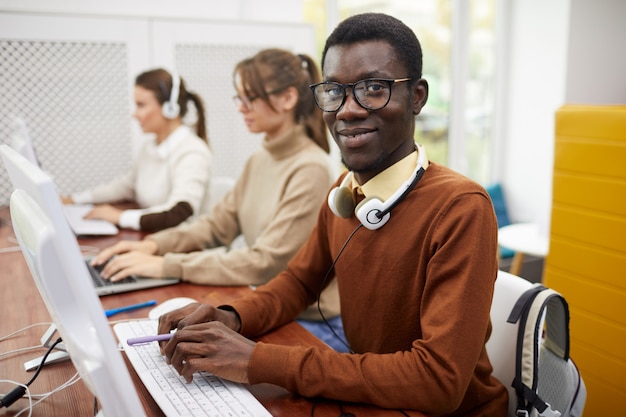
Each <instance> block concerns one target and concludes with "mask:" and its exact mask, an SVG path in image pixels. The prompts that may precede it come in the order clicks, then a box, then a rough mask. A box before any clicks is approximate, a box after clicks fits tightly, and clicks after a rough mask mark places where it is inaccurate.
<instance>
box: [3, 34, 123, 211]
mask: <svg viewBox="0 0 626 417" xmlns="http://www.w3.org/2000/svg"><path fill="white" fill-rule="evenodd" d="M126 57H127V50H126V48H125V46H124V45H123V44H121V43H106V42H69V41H63V42H58V41H45V40H41V41H32V40H11V39H1V40H0V90H1V91H2V99H0V137H2V138H3V139H4V140H2V142H8V140H7V138H9V137H10V135H11V129H12V125H13V117H19V118H21V119H22V120H24V121H25V122H26V125H27V127H28V130H29V132H30V137H31V140H32V142H33V145H34V146H35V150H36V152H37V157H38V159H39V162H40V164H41V167H42V168H43V169H44V170H45V171H46V172H47V173H49V174H50V175H51V176H52V177H53V178H54V179H55V182H56V183H57V186H58V187H59V190H60V192H61V193H69V192H72V191H77V190H82V189H85V188H88V187H89V186H91V185H93V184H98V183H101V182H104V181H106V180H108V179H110V178H111V177H112V176H114V175H119V174H121V173H122V172H124V171H125V170H126V169H127V167H128V166H129V162H130V157H131V155H130V149H131V130H130V125H129V123H128V120H129V115H130V112H131V110H130V108H129V100H128V95H129V91H128V88H127V82H126V80H128V77H129V74H128V65H127V60H126ZM0 189H1V190H2V192H1V195H2V201H0V204H2V205H5V204H7V203H8V197H9V195H10V192H11V191H12V187H11V185H10V182H9V181H8V177H7V175H6V172H5V171H4V170H2V171H0Z"/></svg>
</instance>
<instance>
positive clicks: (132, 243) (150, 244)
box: [91, 240, 159, 266]
mask: <svg viewBox="0 0 626 417" xmlns="http://www.w3.org/2000/svg"><path fill="white" fill-rule="evenodd" d="M158 250H159V246H158V245H157V243H156V242H155V241H153V240H139V241H137V240H120V241H119V242H117V243H116V244H115V245H113V246H109V247H108V248H105V249H102V251H100V253H98V254H97V255H96V256H94V258H93V259H92V260H91V264H92V265H93V266H102V265H104V264H106V263H107V262H108V261H109V259H111V258H112V257H114V256H115V255H120V254H122V253H126V252H131V251H133V252H141V253H145V254H148V255H154V254H155V253H157V252H158Z"/></svg>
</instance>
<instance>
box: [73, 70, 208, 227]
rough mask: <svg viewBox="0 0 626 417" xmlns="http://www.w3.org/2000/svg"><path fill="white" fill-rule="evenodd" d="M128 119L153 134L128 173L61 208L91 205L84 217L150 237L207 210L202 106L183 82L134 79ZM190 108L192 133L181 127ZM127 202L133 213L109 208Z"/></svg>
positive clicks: (159, 75) (162, 76)
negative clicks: (132, 109)
mask: <svg viewBox="0 0 626 417" xmlns="http://www.w3.org/2000/svg"><path fill="white" fill-rule="evenodd" d="M134 99H135V106H136V108H135V112H134V114H133V116H134V117H135V118H136V119H137V121H138V122H139V124H140V125H141V129H142V130H143V131H144V132H145V133H152V134H154V140H147V141H146V142H144V144H143V145H142V147H141V149H140V150H139V152H138V154H137V157H136V159H135V161H134V163H133V166H132V168H131V170H130V171H129V172H128V173H126V174H125V175H122V176H120V177H118V178H116V179H114V180H113V181H111V182H110V183H108V184H102V185H100V186H97V187H95V188H93V189H91V190H87V191H83V192H78V193H74V194H72V195H70V196H65V197H63V202H64V203H66V204H87V203H88V204H95V206H94V208H93V210H92V211H91V212H90V213H88V214H87V218H93V219H103V220H107V221H110V222H111V223H114V224H116V225H118V226H120V227H124V228H129V229H135V230H143V231H147V232H156V231H159V230H163V229H166V228H168V227H173V226H176V225H178V224H180V223H182V222H184V221H185V220H187V219H189V218H192V217H195V216H196V215H197V214H199V213H202V212H203V211H205V210H206V209H207V208H208V197H209V195H208V190H209V182H210V179H211V160H212V153H211V150H210V148H209V143H208V138H207V134H206V122H205V116H204V104H203V102H202V100H201V98H200V96H199V95H198V94H195V93H192V92H190V91H188V90H187V89H186V88H185V83H184V81H183V80H182V79H181V78H180V77H179V76H177V75H175V74H170V73H169V72H168V71H166V70H164V69H160V68H159V69H153V70H149V71H146V72H144V73H141V74H139V75H138V76H137V78H136V79H135V91H134ZM189 101H191V102H192V103H193V105H194V106H195V108H196V112H195V113H196V114H197V122H196V125H195V132H194V131H192V129H191V128H189V127H188V126H186V125H184V124H183V117H184V116H185V115H186V114H187V111H188V102H189ZM121 201H132V202H134V203H136V204H137V205H138V207H139V208H137V209H130V210H121V209H119V208H116V207H114V206H112V205H110V203H115V202H121Z"/></svg>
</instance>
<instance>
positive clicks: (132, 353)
mask: <svg viewBox="0 0 626 417" xmlns="http://www.w3.org/2000/svg"><path fill="white" fill-rule="evenodd" d="M114 331H115V334H116V335H117V337H118V339H119V340H120V343H121V345H122V346H123V347H124V351H125V352H126V355H127V356H128V360H129V361H130V363H131V365H132V366H133V368H134V369H135V371H136V372H137V375H139V378H140V379H141V381H142V382H143V384H144V385H145V387H146V389H147V390H148V392H149V393H150V395H152V397H153V398H154V400H155V402H156V403H157V404H158V405H159V407H160V408H161V410H162V411H163V413H164V414H165V415H166V416H167V417H175V416H176V417H178V416H181V417H182V416H185V417H187V416H193V417H195V416H203V417H226V416H227V417H241V416H244V417H271V414H270V413H269V411H267V409H265V408H264V407H263V405H261V403H260V402H259V401H258V400H257V399H256V398H255V397H254V396H253V395H252V394H251V393H250V391H248V390H247V389H246V387H245V386H244V385H242V384H237V383H234V382H230V381H226V380H223V379H220V378H218V377H216V376H214V375H211V374H209V373H205V372H196V373H195V374H194V378H193V381H192V382H191V383H189V384H188V383H187V382H186V381H185V379H184V378H183V377H182V376H180V375H179V374H178V372H177V371H176V369H174V368H173V367H172V366H170V365H167V364H166V363H165V358H164V357H163V356H162V355H161V352H160V351H159V346H158V344H157V342H150V343H146V344H142V345H133V346H128V344H127V343H126V341H127V340H128V339H129V338H133V337H139V336H147V335H153V334H156V332H157V321H156V320H137V321H129V322H122V323H118V324H116V325H115V326H114Z"/></svg>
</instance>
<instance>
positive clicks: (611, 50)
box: [565, 0, 626, 104]
mask: <svg viewBox="0 0 626 417" xmlns="http://www.w3.org/2000/svg"><path fill="white" fill-rule="evenodd" d="M570 27H571V28H572V30H571V31H570V38H569V48H568V60H567V84H566V92H565V101H566V102H567V103H568V104H624V103H626V53H625V50H626V45H624V43H625V42H626V1H624V0H572V14H571V23H570Z"/></svg>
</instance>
